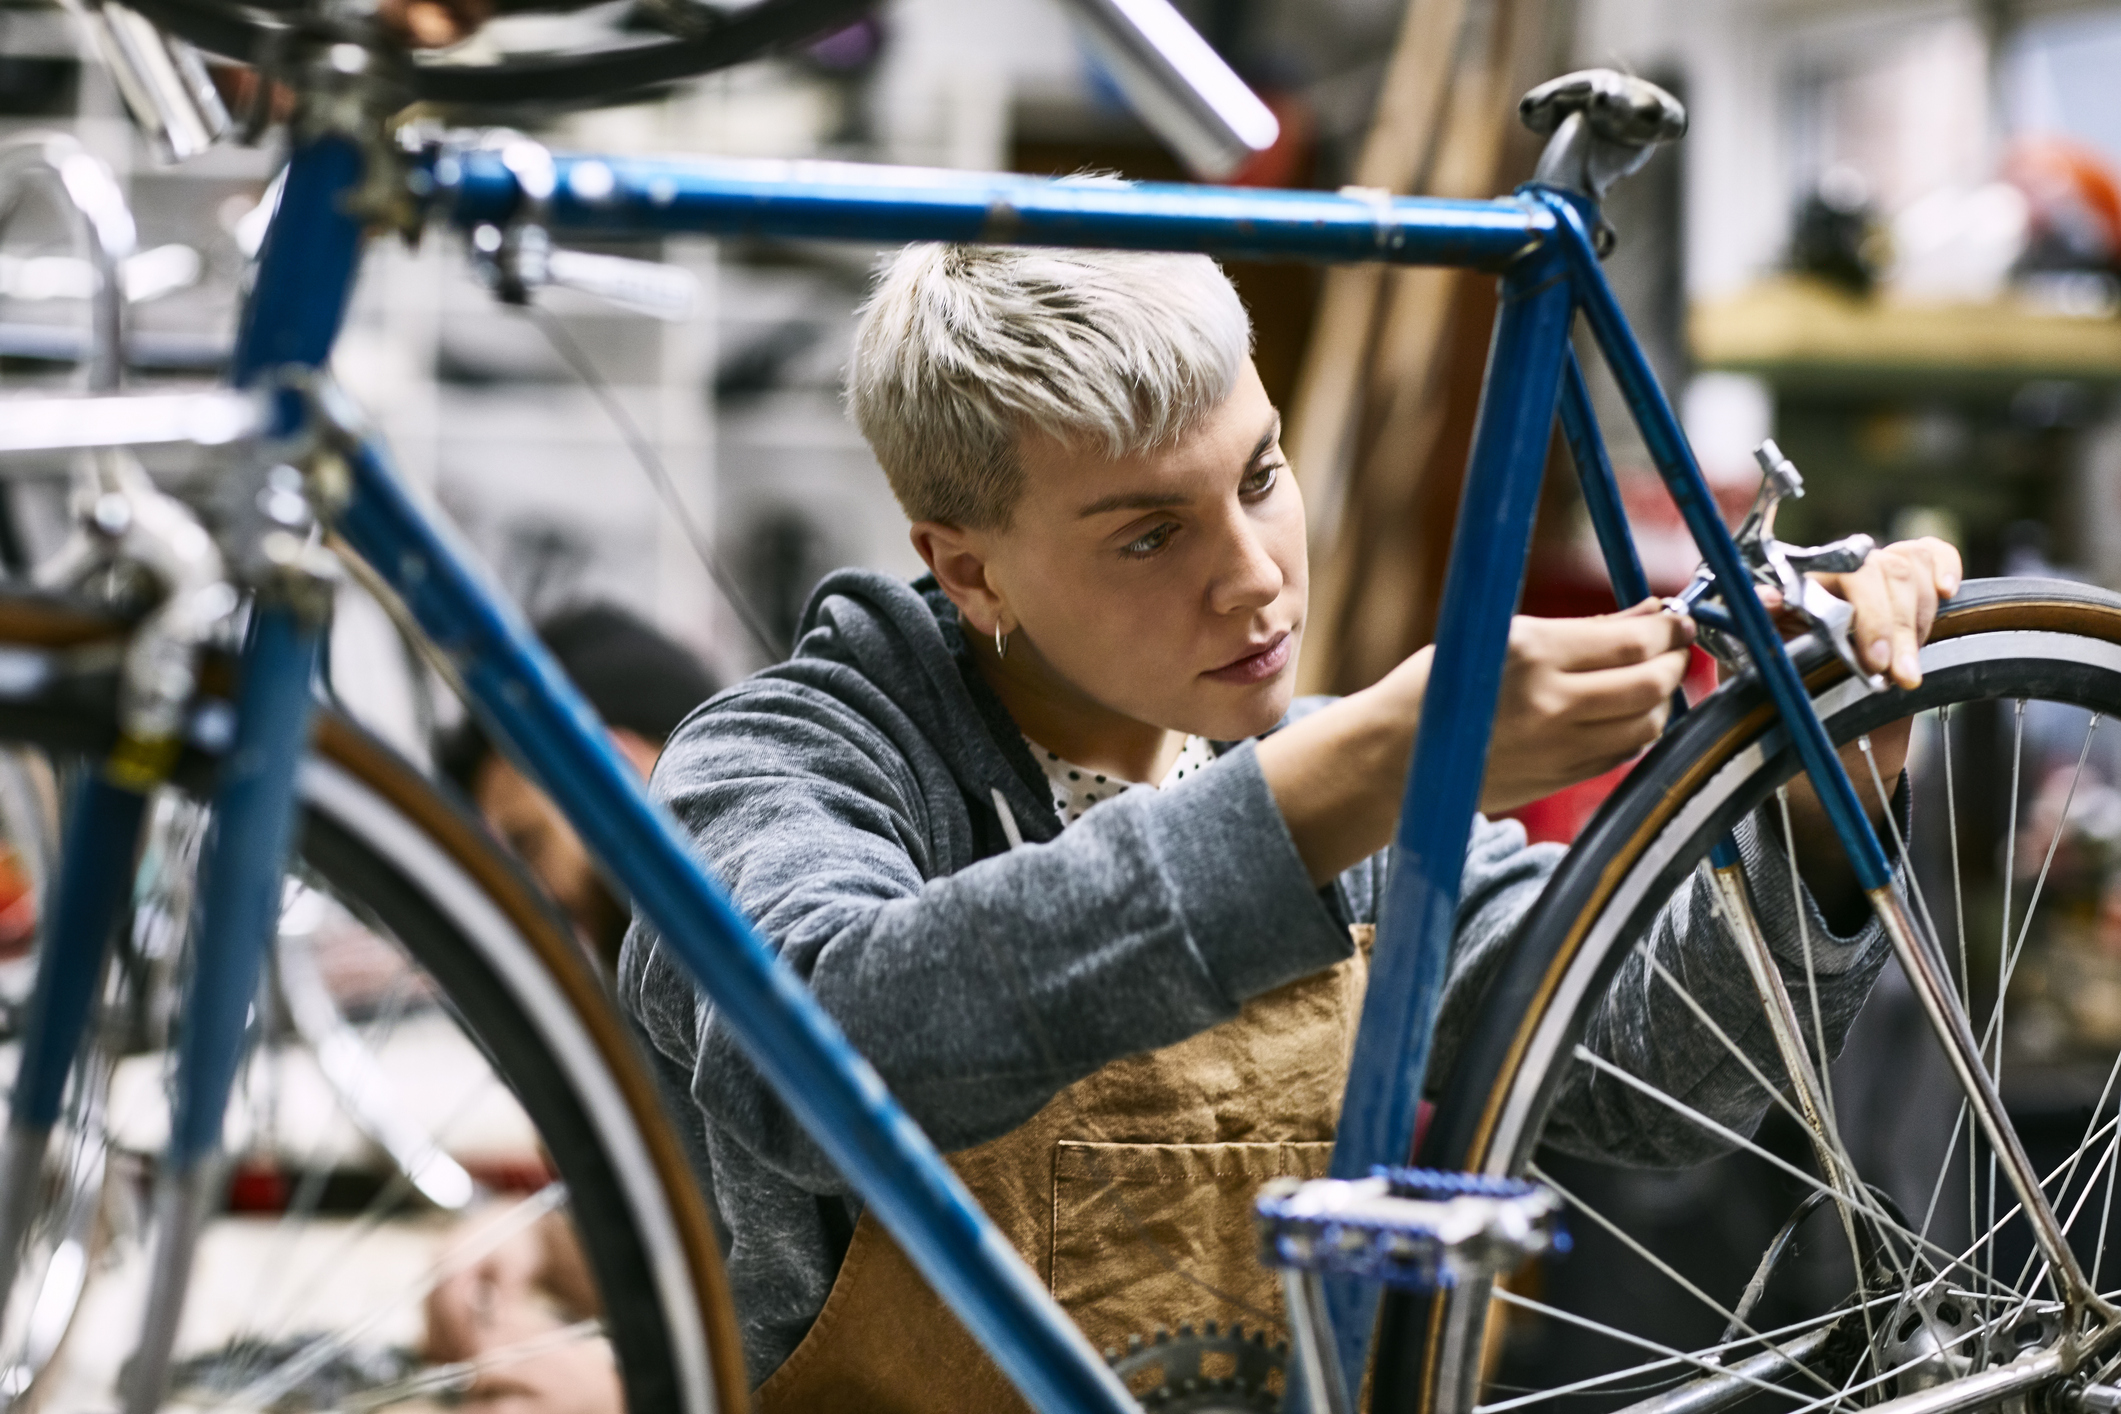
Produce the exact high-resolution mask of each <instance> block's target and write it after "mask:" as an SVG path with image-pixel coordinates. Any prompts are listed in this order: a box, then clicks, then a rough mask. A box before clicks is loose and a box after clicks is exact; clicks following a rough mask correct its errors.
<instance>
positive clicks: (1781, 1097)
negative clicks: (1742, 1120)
mask: <svg viewBox="0 0 2121 1414" xmlns="http://www.w3.org/2000/svg"><path fill="white" fill-rule="evenodd" d="M1649 964H1650V967H1651V968H1652V969H1653V970H1654V971H1655V972H1656V974H1657V975H1658V976H1659V977H1660V978H1662V979H1663V980H1664V984H1665V985H1666V986H1668V987H1670V988H1671V989H1672V990H1673V991H1674V992H1675V993H1677V994H1678V996H1679V1000H1680V1001H1682V1002H1684V1003H1685V1004H1686V1006H1687V1009H1688V1010H1689V1011H1691V1012H1693V1013H1694V1018H1695V1020H1697V1021H1699V1022H1700V1023H1701V1024H1702V1025H1703V1026H1704V1027H1706V1028H1707V1029H1708V1032H1709V1034H1710V1035H1712V1036H1714V1037H1715V1038H1716V1040H1717V1042H1718V1043H1719V1044H1721V1045H1722V1046H1723V1048H1724V1049H1725V1050H1727V1051H1729V1052H1730V1053H1731V1057H1732V1059H1734V1060H1736V1061H1737V1062H1738V1063H1739V1064H1740V1065H1742V1066H1744V1067H1745V1070H1746V1073H1747V1074H1748V1075H1750V1076H1752V1077H1753V1083H1754V1084H1756V1085H1758V1086H1759V1087H1760V1088H1761V1090H1762V1091H1764V1092H1765V1093H1766V1095H1767V1097H1768V1100H1769V1101H1770V1102H1771V1103H1772V1104H1774V1105H1775V1106H1776V1107H1777V1108H1779V1109H1780V1110H1781V1111H1782V1112H1783V1113H1784V1114H1786V1115H1788V1116H1789V1117H1790V1118H1791V1119H1793V1120H1795V1121H1796V1122H1797V1123H1798V1124H1799V1125H1805V1124H1807V1121H1806V1120H1805V1117H1804V1116H1803V1115H1802V1114H1800V1113H1799V1112H1798V1110H1797V1107H1796V1106H1795V1105H1794V1104H1792V1103H1790V1099H1789V1097H1788V1096H1787V1095H1785V1094H1783V1092H1782V1087H1781V1086H1778V1085H1776V1084H1775V1083H1774V1082H1773V1081H1771V1080H1769V1079H1768V1078H1767V1076H1766V1075H1765V1074H1763V1073H1762V1071H1761V1069H1760V1067H1759V1066H1757V1065H1755V1064H1754V1063H1753V1058H1752V1057H1751V1056H1749V1055H1747V1054H1746V1053H1745V1051H1744V1049H1743V1048H1742V1047H1740V1046H1739V1044H1738V1043H1737V1042H1736V1041H1733V1040H1732V1039H1731V1036H1730V1033H1729V1032H1728V1031H1726V1030H1724V1029H1723V1027H1722V1026H1721V1025H1720V1024H1718V1022H1717V1021H1716V1018H1715V1017H1713V1016H1710V1015H1709V1013H1708V1009H1707V1008H1706V1007H1704V1006H1702V1004H1701V1003H1700V1001H1698V1000H1697V999H1696V998H1695V997H1694V995H1693V994H1692V993H1691V992H1689V991H1687V989H1686V986H1685V984H1684V983H1682V982H1681V981H1680V980H1679V979H1678V978H1677V977H1674V976H1673V975H1672V973H1671V971H1670V970H1669V969H1667V968H1666V967H1665V965H1664V964H1663V963H1661V962H1659V961H1658V960H1657V959H1656V958H1654V957H1653V958H1650V959H1649ZM1832 1138H1833V1149H1832V1151H1831V1152H1832V1157H1833V1160H1834V1165H1835V1167H1836V1168H1838V1169H1840V1170H1841V1173H1842V1176H1843V1177H1845V1179H1846V1181H1847V1182H1848V1184H1849V1186H1850V1188H1851V1189H1852V1190H1853V1189H1854V1188H1857V1187H1860V1186H1861V1183H1862V1180H1861V1179H1860V1178H1859V1177H1858V1176H1857V1173H1856V1165H1855V1163H1854V1162H1853V1161H1852V1160H1851V1159H1850V1158H1849V1156H1848V1149H1847V1148H1846V1147H1845V1146H1844V1145H1842V1143H1841V1142H1840V1141H1841V1136H1840V1134H1839V1133H1838V1132H1836V1133H1835V1134H1834V1135H1833V1136H1832ZM1824 1177H1826V1178H1827V1179H1828V1180H1829V1181H1830V1182H1831V1183H1832V1184H1833V1185H1834V1187H1835V1189H1836V1190H1837V1192H1838V1191H1839V1190H1840V1188H1841V1179H1840V1178H1836V1177H1835V1176H1834V1175H1832V1174H1828V1175H1824ZM1836 1201H1837V1202H1840V1204H1841V1206H1842V1207H1843V1209H1847V1208H1848V1204H1847V1203H1846V1202H1845V1201H1842V1200H1840V1199H1837V1200H1836Z"/></svg>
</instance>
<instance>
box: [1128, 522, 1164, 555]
mask: <svg viewBox="0 0 2121 1414" xmlns="http://www.w3.org/2000/svg"><path fill="white" fill-rule="evenodd" d="M1177 529H1178V527H1177V526H1176V525H1173V524H1172V523H1170V522H1169V521H1166V522H1164V524H1162V525H1159V526H1158V527H1156V529H1154V530H1152V531H1150V532H1149V533H1148V534H1146V535H1144V536H1142V537H1141V538H1140V539H1137V540H1130V541H1128V542H1127V543H1126V544H1125V545H1122V546H1121V547H1120V551H1119V552H1120V553H1121V554H1122V555H1132V556H1134V557H1135V558H1136V559H1145V558H1147V557H1148V556H1150V555H1153V554H1155V553H1156V552H1157V551H1158V550H1161V549H1163V548H1164V546H1165V545H1167V544H1169V543H1170V541H1171V536H1172V534H1173V533H1174V532H1176V531H1177Z"/></svg>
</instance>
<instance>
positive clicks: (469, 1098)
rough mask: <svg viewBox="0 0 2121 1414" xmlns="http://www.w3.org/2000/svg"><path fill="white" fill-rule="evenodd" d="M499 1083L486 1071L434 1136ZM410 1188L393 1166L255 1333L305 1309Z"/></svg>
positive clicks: (441, 1135)
mask: <svg viewBox="0 0 2121 1414" xmlns="http://www.w3.org/2000/svg"><path fill="white" fill-rule="evenodd" d="M500 1083H501V1081H500V1077H499V1076H497V1075H494V1074H493V1073H492V1072H490V1071H489V1072H488V1073H487V1075H486V1077H485V1079H483V1080H482V1081H481V1082H480V1083H479V1085H478V1086H477V1087H475V1088H474V1089H473V1090H472V1091H471V1092H470V1093H468V1094H467V1095H466V1096H465V1097H464V1098H463V1100H461V1101H460V1102H459V1103H458V1105H457V1107H456V1109H454V1110H452V1111H451V1112H450V1113H449V1115H448V1116H447V1117H445V1119H444V1120H443V1122H442V1125H441V1126H440V1127H439V1128H438V1129H437V1130H436V1131H435V1138H436V1140H437V1141H440V1140H443V1139H446V1138H447V1137H448V1136H449V1135H451V1134H453V1133H455V1132H456V1128H457V1125H458V1124H459V1123H460V1122H462V1121H463V1120H464V1119H465V1118H466V1117H467V1116H469V1115H470V1114H471V1113H472V1111H474V1110H475V1109H477V1108H478V1105H479V1102H480V1101H482V1100H483V1099H484V1098H485V1097H486V1096H487V1095H488V1094H489V1093H490V1092H491V1091H492V1090H493V1089H494V1088H495V1087H496V1086H498V1085H499V1084H500ZM548 1186H549V1185H548ZM411 1191H412V1179H411V1177H410V1176H409V1175H407V1174H405V1173H404V1172H402V1171H400V1170H395V1169H393V1170H392V1172H391V1175H390V1177H389V1178H388V1179H386V1180H385V1181H384V1183H383V1186H382V1187H381V1188H379V1189H378V1190H377V1191H376V1193H375V1196H374V1197H372V1198H370V1199H369V1200H368V1202H367V1203H366V1204H364V1205H363V1206H362V1208H361V1211H360V1212H359V1213H356V1214H355V1215H354V1216H353V1218H352V1219H351V1220H350V1221H349V1223H348V1225H347V1230H346V1231H345V1233H344V1234H342V1235H341V1237H340V1239H339V1241H338V1243H337V1245H336V1246H335V1247H334V1248H333V1249H332V1250H331V1251H330V1252H328V1253H327V1254H326V1255H325V1256H324V1257H323V1258H322V1259H320V1260H319V1261H318V1262H317V1263H316V1264H315V1266H314V1269H313V1270H312V1272H311V1273H310V1277H309V1280H308V1281H307V1282H306V1283H305V1284H304V1285H302V1286H301V1287H300V1288H298V1289H297V1290H296V1291H295V1292H294V1293H293V1294H292V1295H290V1296H289V1297H288V1298H287V1299H286V1301H285V1302H284V1303H281V1304H280V1306H279V1310H278V1312H277V1314H276V1316H275V1318H274V1319H275V1323H274V1324H273V1325H271V1326H270V1327H266V1328H263V1329H257V1328H254V1329H255V1330H256V1333H258V1334H260V1335H263V1336H265V1337H266V1338H267V1340H268V1341H270V1340H272V1339H277V1338H279V1337H280V1336H282V1335H284V1334H285V1333H286V1332H287V1330H288V1329H289V1328H290V1327H291V1326H292V1325H293V1324H294V1323H295V1322H296V1321H297V1320H298V1319H300V1318H301V1316H302V1314H303V1313H304V1312H305V1311H306V1310H307V1309H308V1307H309V1305H310V1303H311V1302H312V1301H313V1300H314V1299H315V1297H316V1295H317V1293H318V1291H319V1290H320V1289H321V1288H322V1287H323V1286H324V1285H325V1284H326V1283H328V1282H329V1281H330V1280H331V1279H332V1277H333V1275H334V1274H335V1273H336V1271H337V1268H338V1265H339V1262H340V1261H341V1260H344V1259H346V1258H349V1257H351V1256H352V1254H353V1251H354V1248H355V1246H356V1245H357V1244H358V1243H360V1242H361V1241H362V1240H363V1239H364V1238H366V1237H367V1236H368V1235H369V1234H371V1233H373V1232H374V1231H375V1230H376V1229H377V1228H379V1227H381V1226H382V1225H383V1224H384V1223H386V1222H388V1221H389V1220H390V1216H391V1214H392V1213H393V1212H395V1211H396V1209H397V1206H398V1204H399V1203H400V1202H401V1201H402V1200H403V1199H404V1198H405V1197H406V1196H407V1194H409V1193H410V1192H411ZM541 1191H542V1190H541Z"/></svg>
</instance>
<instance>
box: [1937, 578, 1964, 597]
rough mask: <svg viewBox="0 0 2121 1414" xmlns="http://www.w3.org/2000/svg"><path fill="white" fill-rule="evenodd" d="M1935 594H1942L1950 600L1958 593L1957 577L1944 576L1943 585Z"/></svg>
mask: <svg viewBox="0 0 2121 1414" xmlns="http://www.w3.org/2000/svg"><path fill="white" fill-rule="evenodd" d="M1937 592H1938V593H1939V594H1942V595H1943V596H1944V597H1945V598H1947V599H1949V598H1951V597H1952V596H1953V595H1954V594H1957V593H1958V592H1959V576H1958V575H1955V574H1948V575H1946V576H1945V577H1944V583H1943V585H1942V586H1941V587H1940V588H1939V589H1938V590H1937Z"/></svg>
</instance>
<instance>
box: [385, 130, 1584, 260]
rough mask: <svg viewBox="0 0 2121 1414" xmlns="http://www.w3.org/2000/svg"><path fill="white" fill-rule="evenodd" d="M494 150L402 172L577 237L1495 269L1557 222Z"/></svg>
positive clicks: (1144, 190)
mask: <svg viewBox="0 0 2121 1414" xmlns="http://www.w3.org/2000/svg"><path fill="white" fill-rule="evenodd" d="M506 153H507V149H506V147H505V146H504V147H471V148H464V147H450V146H437V147H434V148H431V149H429V150H428V151H427V152H426V153H424V154H422V155H421V157H420V158H419V159H417V160H418V166H417V167H416V168H415V173H414V179H413V181H414V186H415V187H416V188H424V189H427V190H429V191H431V193H432V197H433V200H434V203H435V205H436V206H437V207H438V208H439V209H440V210H441V212H442V213H443V214H444V215H445V217H446V219H448V220H449V221H451V222H452V223H454V224H456V225H458V226H461V227H464V228H466V229H470V228H472V227H476V226H480V225H488V224H493V225H505V224H507V223H509V222H511V221H516V220H523V219H529V220H534V221H536V222H537V223H538V224H540V225H544V226H547V227H549V228H550V229H551V230H552V231H553V232H554V233H555V234H556V235H574V236H604V237H610V236H620V235H628V234H634V235H669V234H674V233H680V232H696V233H699V234H703V235H724V236H782V237H790V238H806V239H823V240H860V241H866V242H873V243H876V244H891V243H895V242H899V241H919V240H930V241H972V242H982V241H984V242H993V243H997V244H1009V245H1054V246H1099V247H1105V248H1121V249H1133V250H1174V251H1205V252H1209V253H1212V254H1216V255H1227V256H1237V257H1246V258H1253V259H1268V260H1313V261H1360V260H1378V261H1389V262H1392V263H1394V264H1402V265H1446V266H1458V267H1466V268H1472V269H1481V270H1500V269H1501V268H1502V267H1504V266H1506V265H1509V264H1511V263H1512V262H1513V261H1515V260H1517V259H1518V258H1520V257H1521V256H1523V255H1525V254H1526V253H1528V252H1529V251H1531V250H1532V249H1534V248H1535V247H1537V246H1538V245H1540V244H1541V243H1542V242H1543V241H1544V240H1545V239H1546V237H1547V235H1548V233H1550V232H1551V231H1552V230H1553V229H1554V216H1553V213H1552V212H1550V211H1548V210H1546V209H1545V208H1544V207H1542V206H1540V205H1539V204H1538V203H1536V202H1529V201H1524V200H1521V199H1514V198H1504V199H1501V200H1496V201H1445V200H1441V199H1438V198H1432V197H1393V196H1390V195H1387V194H1386V193H1384V192H1381V191H1378V192H1373V191H1368V190H1360V191H1358V190H1353V189H1347V190H1343V191H1341V192H1317V191H1276V190H1268V189H1251V188H1232V187H1206V186H1187V185H1182V184H1177V183H1158V182H1121V181H1105V180H1095V181H1091V180H1074V179H1070V180H1054V179H1051V178H1041V177H1025V176H1018V175H1015V174H1012V173H1006V172H979V173H968V172H954V171H944V170H938V169H932V168H918V167H882V166H869V165H864V164H859V163H852V162H772V161H753V160H742V159H732V158H676V157H661V158H644V157H601V156H591V155H584V154H576V155H555V156H554V157H553V159H552V163H553V166H552V174H553V178H552V191H551V195H550V196H549V197H543V196H542V195H541V194H540V193H538V192H535V191H532V192H526V191H525V186H526V182H525V181H524V179H523V178H522V177H520V176H519V175H518V171H517V170H516V169H515V168H514V167H513V166H511V164H510V162H509V160H508V159H507V156H506ZM540 165H542V164H540ZM529 184H530V185H542V180H541V179H540V178H538V177H534V178H532V180H531V182H530V183H529ZM540 206H542V208H543V209H542V210H540V209H538V208H539V207H540Z"/></svg>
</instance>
